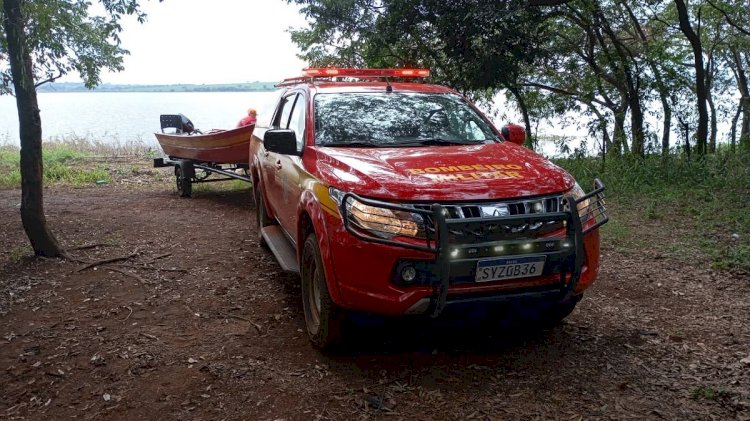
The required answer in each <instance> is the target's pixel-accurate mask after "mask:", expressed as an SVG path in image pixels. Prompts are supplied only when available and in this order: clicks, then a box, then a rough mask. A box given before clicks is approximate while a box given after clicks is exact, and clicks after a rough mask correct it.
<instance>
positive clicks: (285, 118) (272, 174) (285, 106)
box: [262, 93, 297, 222]
mask: <svg viewBox="0 0 750 421" xmlns="http://www.w3.org/2000/svg"><path fill="white" fill-rule="evenodd" d="M296 97H297V94H296V93H292V94H289V95H285V96H284V97H283V98H281V101H280V102H279V108H278V109H277V110H276V115H275V116H274V119H273V121H272V122H271V126H272V127H273V128H281V129H286V128H287V127H288V126H289V117H290V115H291V113H292V107H293V106H294V100H295V99H296ZM281 158H282V155H281V154H277V153H274V152H270V151H268V150H264V152H263V157H262V159H263V164H262V165H263V174H264V175H265V177H263V190H264V191H265V193H266V198H267V199H268V205H269V206H268V207H269V208H270V209H271V212H272V213H273V216H275V217H276V219H278V220H279V222H281V212H280V211H281V209H282V207H283V199H284V198H283V197H282V196H283V194H284V192H283V188H282V184H281V179H280V174H279V172H280V169H281V166H280V165H281Z"/></svg>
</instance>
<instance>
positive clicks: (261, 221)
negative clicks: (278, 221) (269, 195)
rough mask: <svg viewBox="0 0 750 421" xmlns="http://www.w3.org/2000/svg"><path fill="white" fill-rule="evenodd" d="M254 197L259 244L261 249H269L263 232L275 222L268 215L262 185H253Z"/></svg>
mask: <svg viewBox="0 0 750 421" xmlns="http://www.w3.org/2000/svg"><path fill="white" fill-rule="evenodd" d="M253 197H254V198H255V219H256V221H257V223H258V244H260V246H261V247H265V248H268V244H266V240H265V239H263V234H262V233H261V231H262V230H263V228H265V227H267V226H269V225H273V224H274V221H273V219H271V217H269V216H268V213H266V201H265V200H264V199H263V189H262V188H261V187H260V183H256V184H255V185H253Z"/></svg>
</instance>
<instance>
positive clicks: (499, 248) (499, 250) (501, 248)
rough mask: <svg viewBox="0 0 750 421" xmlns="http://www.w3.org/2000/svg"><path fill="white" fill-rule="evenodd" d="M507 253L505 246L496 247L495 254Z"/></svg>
mask: <svg viewBox="0 0 750 421" xmlns="http://www.w3.org/2000/svg"><path fill="white" fill-rule="evenodd" d="M504 251H505V246H495V253H502V252H504Z"/></svg>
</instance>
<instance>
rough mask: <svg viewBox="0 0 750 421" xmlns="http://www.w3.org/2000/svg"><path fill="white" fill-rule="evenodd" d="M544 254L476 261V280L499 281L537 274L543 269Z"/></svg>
mask: <svg viewBox="0 0 750 421" xmlns="http://www.w3.org/2000/svg"><path fill="white" fill-rule="evenodd" d="M545 258H546V257H545V256H525V257H511V258H502V259H487V260H480V261H478V262H477V276H476V278H475V280H476V281H477V282H491V281H501V280H503V279H518V278H529V277H532V276H539V275H541V274H542V271H543V270H544V260H545Z"/></svg>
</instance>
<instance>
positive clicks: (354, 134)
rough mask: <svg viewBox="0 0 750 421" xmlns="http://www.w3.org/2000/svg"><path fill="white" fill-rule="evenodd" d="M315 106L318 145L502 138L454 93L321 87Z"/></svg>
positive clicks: (387, 144)
mask: <svg viewBox="0 0 750 421" xmlns="http://www.w3.org/2000/svg"><path fill="white" fill-rule="evenodd" d="M314 107H315V144H316V145H323V146H325V145H327V144H331V145H336V146H346V144H347V143H352V144H354V145H356V144H362V143H366V144H368V145H369V144H372V145H373V146H385V147H392V146H399V145H408V146H414V145H415V144H434V143H436V142H437V141H453V142H456V143H461V144H467V143H468V144H482V143H494V142H497V141H498V137H497V135H496V134H495V133H494V131H493V130H492V128H491V126H490V125H489V124H488V123H487V122H486V121H485V120H484V119H483V118H482V117H481V116H480V115H479V114H478V113H477V112H475V111H474V109H473V108H471V107H470V106H469V104H467V103H466V102H465V101H464V100H463V98H461V97H460V96H458V95H455V94H424V93H404V92H401V93H386V92H383V93H380V92H377V93H354V92H349V93H321V94H317V95H315V103H314ZM430 142H432V143H430Z"/></svg>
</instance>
